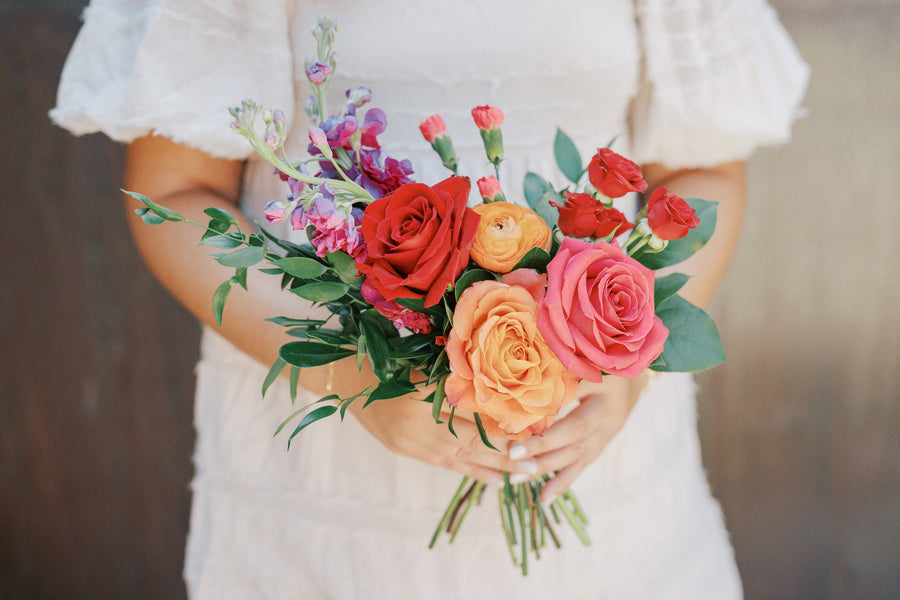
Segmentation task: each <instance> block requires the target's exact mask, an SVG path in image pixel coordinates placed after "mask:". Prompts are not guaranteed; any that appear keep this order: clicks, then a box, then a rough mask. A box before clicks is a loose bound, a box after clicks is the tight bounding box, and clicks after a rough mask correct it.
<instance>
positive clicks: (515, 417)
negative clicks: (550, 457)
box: [445, 269, 578, 440]
mask: <svg viewBox="0 0 900 600" xmlns="http://www.w3.org/2000/svg"><path fill="white" fill-rule="evenodd" d="M545 280H546V276H545V275H539V274H538V273H537V272H536V271H533V270H531V269H517V270H516V271H513V272H512V273H509V274H508V275H506V276H505V277H504V278H503V282H502V283H501V282H499V281H480V282H478V283H475V284H474V285H472V286H471V287H469V288H468V289H466V291H464V292H463V293H462V295H461V296H460V298H459V302H458V303H457V305H456V310H455V311H454V313H453V329H452V330H451V331H450V337H449V338H448V340H447V356H448V357H449V359H450V369H451V371H452V372H451V373H450V375H449V376H448V377H447V382H446V385H445V390H446V392H447V400H448V402H449V403H450V405H451V406H455V407H457V408H459V409H460V410H467V411H472V412H477V413H479V414H480V415H481V419H482V423H483V425H484V428H485V431H487V433H488V434H490V435H497V436H502V437H505V438H508V439H514V440H520V439H524V438H527V437H529V436H531V435H534V434H539V433H542V432H544V431H545V430H546V429H547V428H548V427H550V425H551V424H552V423H553V421H554V420H555V419H556V415H557V414H558V413H559V411H560V409H562V407H563V406H565V405H566V404H568V403H569V402H570V401H571V400H572V398H574V397H575V393H576V390H577V387H578V377H577V376H575V375H574V374H572V373H570V372H569V371H567V370H566V368H565V367H563V365H562V363H561V362H560V361H559V359H558V358H556V355H555V354H553V352H552V351H551V350H550V348H549V347H548V346H547V343H546V342H545V341H544V338H543V336H542V335H541V333H540V332H539V331H538V328H537V306H538V301H539V300H540V298H541V296H543V293H544V292H543V290H544V283H545Z"/></svg>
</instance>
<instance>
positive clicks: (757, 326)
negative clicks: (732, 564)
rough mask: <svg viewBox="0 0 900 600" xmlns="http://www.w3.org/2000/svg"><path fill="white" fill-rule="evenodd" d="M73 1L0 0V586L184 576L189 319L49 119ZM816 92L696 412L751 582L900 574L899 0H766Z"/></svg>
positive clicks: (105, 166) (772, 184) (762, 168)
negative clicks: (0, 226) (721, 359)
mask: <svg viewBox="0 0 900 600" xmlns="http://www.w3.org/2000/svg"><path fill="white" fill-rule="evenodd" d="M85 4H86V2H85V1H83V0H77V1H76V0H32V1H24V0H3V1H2V2H0V115H6V116H5V117H4V119H3V121H2V122H3V126H2V129H0V201H2V205H0V206H2V215H3V222H4V224H5V225H6V227H5V228H4V231H3V233H2V235H0V352H2V361H0V597H2V598H63V597H64V598H95V599H103V598H181V597H184V586H183V584H182V580H181V565H182V559H183V545H184V536H185V532H186V529H187V522H188V515H189V502H190V492H189V489H188V483H189V481H190V477H191V470H192V468H191V463H190V456H191V451H192V447H193V429H192V426H191V411H192V407H191V404H192V394H193V385H194V381H193V368H194V363H195V361H196V358H197V344H198V340H199V334H200V328H199V325H198V324H197V323H196V322H195V320H194V319H193V318H192V317H191V316H190V315H189V314H188V313H187V312H186V311H185V310H183V309H182V308H180V306H179V305H177V304H176V303H175V302H174V301H173V300H172V299H171V298H170V297H169V296H168V295H167V294H166V293H165V292H164V291H163V290H162V288H161V287H160V286H159V285H158V284H157V283H156V281H155V280H154V279H153V278H152V277H151V275H150V274H149V272H148V271H147V270H146V269H145V267H144V266H143V263H142V262H141V261H140V259H139V257H138V255H137V252H136V251H135V249H134V247H133V245H132V243H131V239H130V237H129V235H128V233H127V228H126V225H125V221H124V215H123V212H122V208H121V203H120V200H119V196H118V194H117V192H116V190H117V189H118V188H119V187H120V174H121V170H122V164H123V147H122V146H120V145H117V144H115V143H112V142H110V141H108V140H107V139H106V138H104V137H102V136H99V135H95V136H88V137H84V138H80V139H76V138H74V137H71V136H69V135H68V134H66V133H65V132H64V131H62V130H58V129H56V128H54V127H53V126H52V125H51V124H50V121H49V120H48V118H47V116H46V113H47V111H48V110H49V109H50V108H51V107H52V106H53V104H54V100H55V93H56V85H57V81H58V78H59V73H60V70H61V68H62V64H63V61H64V58H65V56H66V53H67V51H68V49H69V46H70V45H71V43H72V40H73V39H74V36H75V34H76V33H77V31H78V27H79V15H80V13H81V10H82V9H83V6H84V5H85ZM772 4H773V5H774V6H775V8H776V9H777V10H778V12H779V15H780V17H781V19H782V21H783V23H784V24H785V26H786V27H787V29H788V30H789V31H790V32H791V34H792V35H793V37H794V40H795V41H796V43H797V45H798V46H799V48H800V52H801V54H803V56H804V57H805V58H806V60H807V61H808V62H809V63H810V64H811V66H812V81H811V85H810V88H809V92H808V94H807V98H806V102H805V106H806V108H807V110H808V116H807V117H806V118H805V119H803V120H801V121H799V122H798V123H797V124H796V126H795V129H794V141H793V142H792V143H791V144H790V145H789V146H786V147H782V148H776V149H765V150H762V151H760V152H758V153H757V154H756V156H755V157H754V158H753V160H752V161H751V163H750V168H749V173H750V184H749V185H750V198H751V201H750V204H749V214H748V219H747V223H746V226H745V233H744V237H743V238H742V242H741V246H740V248H739V251H738V255H737V257H736V260H735V263H734V266H733V268H732V270H731V271H730V274H729V276H728V278H727V280H726V282H725V284H724V286H723V288H722V290H721V291H720V293H719V296H718V297H717V299H716V301H715V303H714V305H713V309H712V312H713V314H714V316H715V318H716V320H717V321H718V323H719V326H720V329H721V332H722V337H723V339H724V342H725V346H726V350H727V352H728V356H729V361H728V363H727V364H726V365H724V366H722V367H719V368H717V369H715V370H712V371H710V372H708V373H704V374H702V375H701V376H700V377H699V381H700V384H701V386H702V389H701V398H700V410H699V419H700V433H701V437H702V441H703V448H704V460H705V463H706V466H707V470H708V473H709V477H710V481H711V484H712V487H713V491H714V493H715V494H716V496H717V497H718V498H719V499H720V500H721V502H722V507H723V510H724V512H725V516H726V519H727V523H728V527H729V529H730V531H731V534H732V538H733V541H734V545H735V550H736V553H737V561H738V565H739V567H740V569H741V572H742V575H743V579H744V587H745V591H746V594H747V597H748V598H750V599H759V598H764V599H780V598H804V599H805V598H827V599H845V598H867V599H872V598H898V597H900V282H898V277H900V235H898V234H897V230H898V228H900V201H898V200H897V197H896V193H897V192H896V190H898V189H900V77H898V75H900V3H898V2H897V0H775V1H773V2H772Z"/></svg>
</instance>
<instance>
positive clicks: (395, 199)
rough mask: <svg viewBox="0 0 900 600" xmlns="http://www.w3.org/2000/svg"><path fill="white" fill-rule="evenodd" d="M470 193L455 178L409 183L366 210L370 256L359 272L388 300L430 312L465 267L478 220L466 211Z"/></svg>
mask: <svg viewBox="0 0 900 600" xmlns="http://www.w3.org/2000/svg"><path fill="white" fill-rule="evenodd" d="M469 187H470V184H469V179H468V178H467V177H455V176H454V177H450V178H448V179H445V180H444V181H442V182H440V183H438V184H436V185H434V186H432V187H428V186H427V185H425V184H423V183H407V184H404V185H402V186H400V187H399V188H397V189H396V190H395V191H393V192H391V193H390V194H388V195H387V196H385V197H383V198H380V199H378V200H375V201H374V202H372V203H371V204H369V206H367V207H366V210H365V212H364V213H363V222H362V226H361V227H360V231H362V235H363V238H364V239H365V240H366V246H367V250H368V255H367V256H366V259H365V262H362V263H358V264H357V267H358V268H359V270H360V272H361V273H363V274H364V275H366V280H367V281H369V282H370V283H371V284H372V285H373V286H375V288H376V289H377V290H378V291H379V292H381V295H382V296H384V298H385V299H386V300H395V299H397V298H424V299H425V306H433V305H434V304H437V303H438V301H439V300H440V299H441V296H443V294H444V292H445V291H446V290H447V286H448V285H450V284H451V283H453V281H454V280H455V279H456V277H457V276H458V275H459V274H460V273H461V272H462V270H463V269H464V268H465V267H466V264H467V263H468V262H469V250H470V249H471V248H472V242H473V241H474V239H475V232H476V231H477V230H478V221H479V218H480V217H479V216H478V214H477V213H475V212H474V211H473V210H471V209H469V208H467V207H466V202H467V200H468V199H469Z"/></svg>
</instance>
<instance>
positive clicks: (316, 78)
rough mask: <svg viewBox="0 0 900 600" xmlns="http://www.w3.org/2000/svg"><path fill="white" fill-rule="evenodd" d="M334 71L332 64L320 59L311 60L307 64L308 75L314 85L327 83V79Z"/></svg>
mask: <svg viewBox="0 0 900 600" xmlns="http://www.w3.org/2000/svg"><path fill="white" fill-rule="evenodd" d="M333 72H334V69H332V68H331V65H329V64H326V63H323V62H320V61H315V62H311V63H308V64H307V65H306V77H307V79H309V80H310V82H312V83H313V85H321V84H323V83H325V80H326V79H328V78H329V77H331V74H332V73H333Z"/></svg>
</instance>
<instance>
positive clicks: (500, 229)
mask: <svg viewBox="0 0 900 600" xmlns="http://www.w3.org/2000/svg"><path fill="white" fill-rule="evenodd" d="M472 210H474V211H475V212H477V213H478V214H479V215H481V221H480V222H479V224H478V232H477V233H476V234H475V243H474V245H473V246H472V250H471V252H470V254H471V256H472V260H474V261H475V262H476V263H477V264H478V266H480V267H483V268H485V269H488V270H490V271H495V272H497V273H509V272H510V271H511V270H512V269H513V267H515V266H516V263H517V262H519V260H520V259H521V258H522V257H523V256H525V254H526V253H527V252H528V251H529V250H531V249H532V248H535V247H540V248H543V249H544V250H550V228H549V227H547V224H546V223H545V222H544V220H543V219H542V218H540V217H539V216H538V215H537V213H536V212H534V211H533V210H530V209H527V208H522V207H521V206H516V205H515V204H510V203H509V202H491V203H490V204H479V205H478V206H475V207H474V208H473V209H472Z"/></svg>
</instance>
